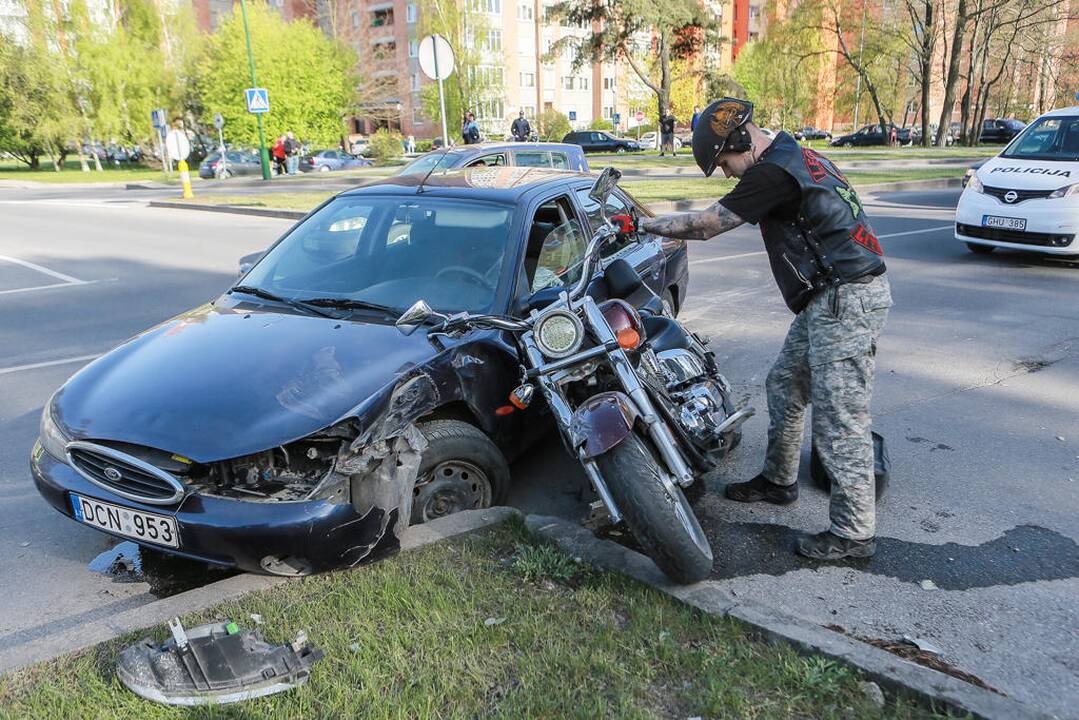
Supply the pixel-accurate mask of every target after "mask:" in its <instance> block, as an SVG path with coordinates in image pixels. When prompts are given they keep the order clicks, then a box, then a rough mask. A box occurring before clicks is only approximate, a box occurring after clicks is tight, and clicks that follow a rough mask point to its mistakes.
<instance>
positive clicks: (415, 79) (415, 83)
mask: <svg viewBox="0 0 1079 720" xmlns="http://www.w3.org/2000/svg"><path fill="white" fill-rule="evenodd" d="M419 90H420V74H419V73H418V72H414V73H412V92H419Z"/></svg>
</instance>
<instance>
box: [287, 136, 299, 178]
mask: <svg viewBox="0 0 1079 720" xmlns="http://www.w3.org/2000/svg"><path fill="white" fill-rule="evenodd" d="M285 169H286V170H287V171H288V174H289V175H295V174H296V173H297V172H298V171H299V169H300V141H299V140H297V139H296V136H295V135H293V134H292V131H291V130H289V131H288V132H287V133H285Z"/></svg>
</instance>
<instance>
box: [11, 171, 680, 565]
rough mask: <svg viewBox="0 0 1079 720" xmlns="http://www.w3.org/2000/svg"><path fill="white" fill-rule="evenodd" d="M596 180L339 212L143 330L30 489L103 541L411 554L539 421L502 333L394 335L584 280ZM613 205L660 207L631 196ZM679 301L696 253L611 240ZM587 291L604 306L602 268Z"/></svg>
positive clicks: (501, 470) (358, 205) (61, 416)
mask: <svg viewBox="0 0 1079 720" xmlns="http://www.w3.org/2000/svg"><path fill="white" fill-rule="evenodd" d="M591 185H592V178H591V177H589V176H588V175H585V174H579V173H566V172H557V171H552V170H540V169H535V168H519V167H501V168H492V167H482V168H469V169H465V170H457V171H449V172H446V173H436V174H434V175H432V176H431V177H429V178H426V179H425V178H424V176H422V175H417V174H409V175H403V176H397V177H392V178H388V179H386V180H384V181H381V182H379V183H377V184H371V185H366V186H363V187H361V188H357V189H354V190H351V191H348V192H346V193H343V194H341V195H338V196H337V197H335V198H333V199H331V200H329V201H327V202H326V203H324V204H323V205H322V206H320V207H319V208H318V209H316V210H315V211H313V212H312V213H311V214H310V215H308V216H307V217H306V218H304V219H303V220H302V221H300V222H299V223H298V224H297V225H295V226H294V227H293V228H292V229H290V230H289V231H288V232H287V233H286V234H285V236H284V237H282V238H281V239H280V240H278V242H277V243H276V244H274V245H273V246H272V247H271V248H270V249H269V250H268V251H267V252H266V254H265V255H264V256H263V257H262V258H261V259H260V260H258V261H257V262H256V263H255V265H254V267H252V268H251V269H250V270H249V271H248V272H247V274H246V275H245V276H244V277H243V278H242V279H241V280H240V281H239V284H238V285H236V286H234V287H232V288H230V289H229V290H227V291H226V292H225V293H223V294H222V295H221V296H219V297H217V298H216V299H214V300H212V301H211V302H209V303H207V304H205V305H202V306H200V307H198V308H195V309H193V310H190V311H188V312H185V313H183V314H181V315H179V316H177V317H175V318H173V319H171V320H167V321H165V322H163V323H161V324H160V325H158V326H156V327H153V328H150V329H149V330H146V331H144V332H143V333H140V334H139V335H136V336H135V337H133V338H131V339H130V340H128V341H127V342H125V343H124V344H123V345H121V346H120V347H118V348H116V349H115V350H113V351H112V352H110V353H108V354H106V355H104V356H103V357H101V358H99V359H97V360H95V361H94V362H92V363H91V364H89V365H88V366H86V367H85V368H83V369H82V370H81V371H80V372H78V373H77V374H76V375H75V376H74V377H72V378H71V379H70V380H68V381H67V383H65V384H64V385H63V386H62V387H61V388H60V389H59V390H58V391H57V392H56V394H55V395H53V397H52V398H51V399H50V400H49V402H48V403H47V404H46V406H45V410H44V412H43V415H42V420H41V435H40V438H39V440H38V442H37V443H35V445H34V448H33V451H32V455H31V470H32V473H33V477H34V481H35V483H36V485H37V488H38V490H39V492H40V493H41V494H42V495H43V496H44V498H45V499H46V500H47V501H48V502H49V503H50V504H51V505H52V506H53V507H55V508H56V509H57V510H58V511H60V512H61V513H63V514H64V515H66V516H68V517H69V518H72V519H73V520H75V521H77V522H80V523H83V524H86V525H89V526H91V527H94V528H96V529H98V530H101V531H102V532H105V533H108V534H111V535H114V536H117V537H122V538H125V539H131V540H134V541H135V542H138V543H141V544H144V545H147V546H149V547H153V548H156V549H158V550H163V551H166V552H170V553H174V554H178V555H184V556H187V557H191V558H195V559H199V560H203V561H206V562H211V563H216V564H219V565H224V566H233V567H238V568H240V569H243V570H248V571H254V572H265V573H275V574H283V575H297V574H305V573H309V572H315V571H320V570H328V569H333V568H339V567H345V566H351V565H354V564H356V563H358V562H360V561H361V560H363V559H364V558H367V557H372V556H375V555H377V554H380V553H382V552H386V551H392V550H394V549H396V548H397V547H398V538H399V536H400V534H401V532H402V531H403V530H404V528H405V527H406V526H408V525H409V524H410V523H422V522H424V521H426V520H428V519H431V518H436V517H440V516H443V515H446V514H449V513H453V512H457V511H459V510H464V509H469V508H480V507H487V506H490V505H492V504H496V503H500V502H503V501H504V499H505V496H506V491H507V486H508V483H509V470H508V467H509V466H508V463H509V461H510V460H511V459H512V458H513V457H514V456H515V455H517V454H518V453H520V452H521V451H522V450H523V449H524V448H526V447H527V446H528V444H529V443H530V442H532V440H534V439H535V438H537V437H538V436H539V435H540V434H542V433H543V432H544V431H545V430H546V429H547V428H548V427H549V424H548V421H549V417H547V416H546V415H545V414H544V413H545V410H544V408H543V407H542V403H536V404H533V405H532V406H530V407H529V408H528V409H525V410H519V409H518V408H516V407H515V406H514V405H513V404H511V402H510V401H509V399H508V396H509V393H510V391H511V390H512V389H513V388H514V387H515V386H516V385H517V384H518V383H519V381H520V371H519V364H518V359H517V350H516V347H515V346H514V345H513V343H512V341H511V339H510V337H509V336H507V335H505V334H503V333H502V332H499V331H488V330H475V331H471V332H468V333H466V334H464V335H461V336H447V335H444V334H438V333H434V334H429V333H428V330H429V329H430V328H420V329H419V330H418V331H417V332H415V333H413V334H412V335H410V336H407V337H406V336H404V335H402V334H401V333H399V332H398V331H397V329H396V328H395V327H394V322H395V321H396V320H397V318H398V317H399V315H400V314H401V313H402V312H403V310H404V309H406V308H408V307H409V306H410V305H411V304H412V303H414V302H415V301H416V300H418V299H420V298H423V299H425V300H426V301H427V302H428V303H430V305H431V306H432V307H434V308H435V309H437V310H439V311H442V312H456V311H462V310H467V311H472V312H494V313H504V314H511V315H516V316H521V315H523V314H526V313H528V312H529V310H530V309H531V308H535V307H540V306H542V304H543V302H545V301H546V302H549V301H550V299H551V297H552V293H553V290H552V289H557V288H559V287H562V286H565V285H566V284H567V283H572V282H573V281H574V280H575V277H574V272H575V271H576V272H579V268H580V266H581V261H582V259H583V254H584V251H585V247H586V244H587V240H588V238H589V237H590V236H591V234H592V232H593V229H594V228H595V227H597V226H598V223H600V222H601V219H600V218H601V212H600V210H601V209H600V207H599V206H598V205H597V204H596V203H595V201H593V200H591V199H589V197H588V191H589V188H590V187H591ZM606 213H607V214H608V215H610V216H615V215H633V214H635V213H636V214H642V215H648V214H649V213H648V211H647V210H645V209H644V208H642V207H640V206H638V205H636V203H635V202H634V201H633V199H632V198H630V197H629V196H628V195H626V194H625V193H624V192H622V191H621V190H615V193H614V195H612V196H611V198H610V200H609V201H608V206H607V208H606ZM606 256H607V260H606V261H607V262H611V261H613V260H614V259H618V258H624V259H626V260H627V261H628V262H629V263H630V264H631V265H632V266H634V267H635V268H636V270H637V272H638V273H639V274H640V275H641V277H642V278H643V279H644V280H645V282H646V283H647V285H648V287H649V288H650V290H651V292H649V291H648V290H645V289H644V288H642V289H640V290H638V291H636V293H635V295H633V296H632V297H630V298H628V299H629V300H630V301H631V302H634V303H635V304H637V305H641V306H643V305H650V306H652V307H656V305H657V304H658V299H657V295H658V296H659V297H661V298H662V299H663V300H664V301H665V302H666V303H668V304H669V305H671V306H672V307H673V308H675V309H677V307H678V306H679V305H681V303H682V300H683V299H684V297H685V293H686V283H687V278H688V269H687V267H688V266H687V259H686V248H685V244H684V243H683V242H680V241H671V240H664V239H660V238H657V237H653V236H650V235H647V234H644V233H637V232H635V231H634V232H629V233H624V234H621V235H619V236H618V237H617V239H616V240H614V241H612V242H611V243H609V244H608V246H607V248H606ZM590 292H592V293H593V294H594V295H595V296H597V297H605V293H606V284H605V280H604V278H603V275H602V274H597V275H596V276H595V277H594V278H593V280H592V283H591V285H590Z"/></svg>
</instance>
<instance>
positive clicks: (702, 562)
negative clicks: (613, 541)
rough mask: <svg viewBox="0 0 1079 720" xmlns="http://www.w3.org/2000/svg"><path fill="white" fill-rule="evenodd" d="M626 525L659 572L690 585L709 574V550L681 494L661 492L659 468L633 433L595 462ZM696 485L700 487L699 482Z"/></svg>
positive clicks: (650, 453) (662, 490) (687, 503)
mask: <svg viewBox="0 0 1079 720" xmlns="http://www.w3.org/2000/svg"><path fill="white" fill-rule="evenodd" d="M596 465H597V466H598V468H599V472H600V474H601V475H602V476H603V479H604V481H605V482H606V483H607V487H608V488H609V489H610V491H611V495H612V496H613V497H614V502H615V505H617V506H618V509H619V511H621V513H622V516H623V518H624V519H625V521H626V525H628V526H629V529H630V531H631V532H632V533H633V536H634V537H635V538H636V539H637V542H639V543H640V544H641V546H642V547H643V548H644V550H645V552H647V553H648V556H649V557H650V558H652V560H653V562H655V563H656V565H657V566H659V569H660V570H662V571H663V572H664V573H666V574H667V576H668V577H670V578H671V579H672V580H674V581H675V582H678V583H682V584H687V585H688V584H690V583H695V582H699V581H701V580H703V579H704V578H706V577H708V574H709V573H711V572H712V563H713V557H712V547H711V546H710V545H709V544H708V538H706V537H705V535H704V530H702V529H701V525H700V523H699V522H697V516H696V515H694V514H693V509H692V508H691V507H690V504H689V502H688V501H687V500H686V497H685V495H683V494H682V490H681V489H679V488H678V487H675V488H674V492H673V495H671V494H668V493H667V491H666V489H664V487H663V482H662V475H661V473H663V472H664V471H663V469H662V468H660V466H659V464H658V463H657V462H656V459H655V458H654V457H653V456H652V452H651V451H650V450H649V448H648V446H647V445H646V444H645V442H644V441H643V440H642V439H641V438H640V436H639V435H637V433H630V434H629V435H627V436H626V438H625V439H624V440H622V442H620V443H618V444H617V445H615V446H614V447H613V448H612V449H610V450H608V451H607V452H605V453H603V454H602V455H600V456H599V457H597V458H596ZM698 482H701V481H700V480H698Z"/></svg>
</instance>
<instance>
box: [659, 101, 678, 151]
mask: <svg viewBox="0 0 1079 720" xmlns="http://www.w3.org/2000/svg"><path fill="white" fill-rule="evenodd" d="M676 122H678V121H677V120H676V119H675V117H674V115H671V114H670V113H663V112H660V118H659V138H660V143H659V156H660V157H663V156H664V155H665V154H666V153H668V152H669V153H670V154H671V155H674V154H675V152H674V124H675V123H676Z"/></svg>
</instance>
